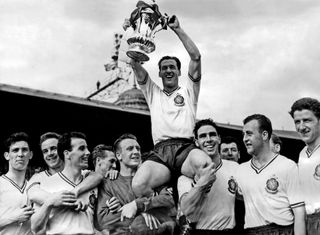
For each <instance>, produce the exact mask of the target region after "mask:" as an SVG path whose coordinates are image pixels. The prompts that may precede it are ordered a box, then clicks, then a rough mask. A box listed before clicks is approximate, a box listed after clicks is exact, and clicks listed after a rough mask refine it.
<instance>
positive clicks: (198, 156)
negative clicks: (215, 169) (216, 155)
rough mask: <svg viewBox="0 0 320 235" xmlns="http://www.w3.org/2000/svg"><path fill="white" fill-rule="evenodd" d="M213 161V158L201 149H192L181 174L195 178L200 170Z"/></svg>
mask: <svg viewBox="0 0 320 235" xmlns="http://www.w3.org/2000/svg"><path fill="white" fill-rule="evenodd" d="M210 163H212V160H211V158H210V157H209V156H208V155H207V154H206V153H205V152H203V151H202V150H200V149H197V148H195V149H192V150H191V151H190V152H189V154H188V156H187V158H186V160H185V161H184V163H183V164H182V167H181V174H183V175H185V176H188V177H190V178H194V176H195V175H198V176H199V171H200V170H201V169H203V168H204V167H206V166H207V165H208V164H210Z"/></svg>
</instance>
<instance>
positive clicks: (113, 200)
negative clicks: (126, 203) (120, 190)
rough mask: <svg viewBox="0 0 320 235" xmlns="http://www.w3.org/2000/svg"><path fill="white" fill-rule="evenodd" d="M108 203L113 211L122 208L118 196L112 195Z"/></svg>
mask: <svg viewBox="0 0 320 235" xmlns="http://www.w3.org/2000/svg"><path fill="white" fill-rule="evenodd" d="M106 205H107V207H108V208H109V210H110V212H111V213H116V212H118V211H119V209H120V208H121V204H120V201H119V200H118V198H116V197H112V198H110V199H109V200H108V201H106Z"/></svg>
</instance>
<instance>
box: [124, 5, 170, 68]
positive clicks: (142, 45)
mask: <svg viewBox="0 0 320 235" xmlns="http://www.w3.org/2000/svg"><path fill="white" fill-rule="evenodd" d="M136 7H137V8H136V9H135V10H134V11H133V12H132V13H131V16H130V19H129V20H127V21H126V22H125V24H124V29H125V30H126V29H127V28H128V27H131V28H132V30H133V33H132V34H131V35H130V36H129V37H128V39H127V43H128V50H127V52H126V54H127V56H128V57H130V58H132V59H134V60H136V61H141V62H144V61H148V60H149V56H148V55H147V54H149V53H151V52H153V51H154V50H155V48H156V45H155V43H154V36H155V34H156V33H157V32H159V31H160V30H162V29H167V18H166V17H164V16H162V15H161V13H160V12H159V9H158V5H157V4H155V2H154V1H152V3H151V4H148V3H146V2H144V1H139V2H138V3H137V5H136Z"/></svg>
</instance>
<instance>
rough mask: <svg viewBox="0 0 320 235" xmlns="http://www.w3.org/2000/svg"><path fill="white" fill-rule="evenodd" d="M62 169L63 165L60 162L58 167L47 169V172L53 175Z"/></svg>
mask: <svg viewBox="0 0 320 235" xmlns="http://www.w3.org/2000/svg"><path fill="white" fill-rule="evenodd" d="M63 168H64V163H63V162H62V163H61V164H60V165H59V166H57V167H55V168H50V167H49V168H48V171H49V173H50V174H51V175H54V174H55V173H57V172H61V171H62V170H63Z"/></svg>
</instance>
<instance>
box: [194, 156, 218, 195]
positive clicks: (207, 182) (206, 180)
mask: <svg viewBox="0 0 320 235" xmlns="http://www.w3.org/2000/svg"><path fill="white" fill-rule="evenodd" d="M199 172H200V175H199V180H198V181H197V183H196V186H199V187H202V186H204V187H205V188H206V192H209V191H210V189H211V186H212V184H213V183H214V182H215V180H216V178H217V177H216V168H215V164H214V163H213V162H212V163H210V164H209V165H207V166H205V167H204V168H202V169H200V170H199Z"/></svg>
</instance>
